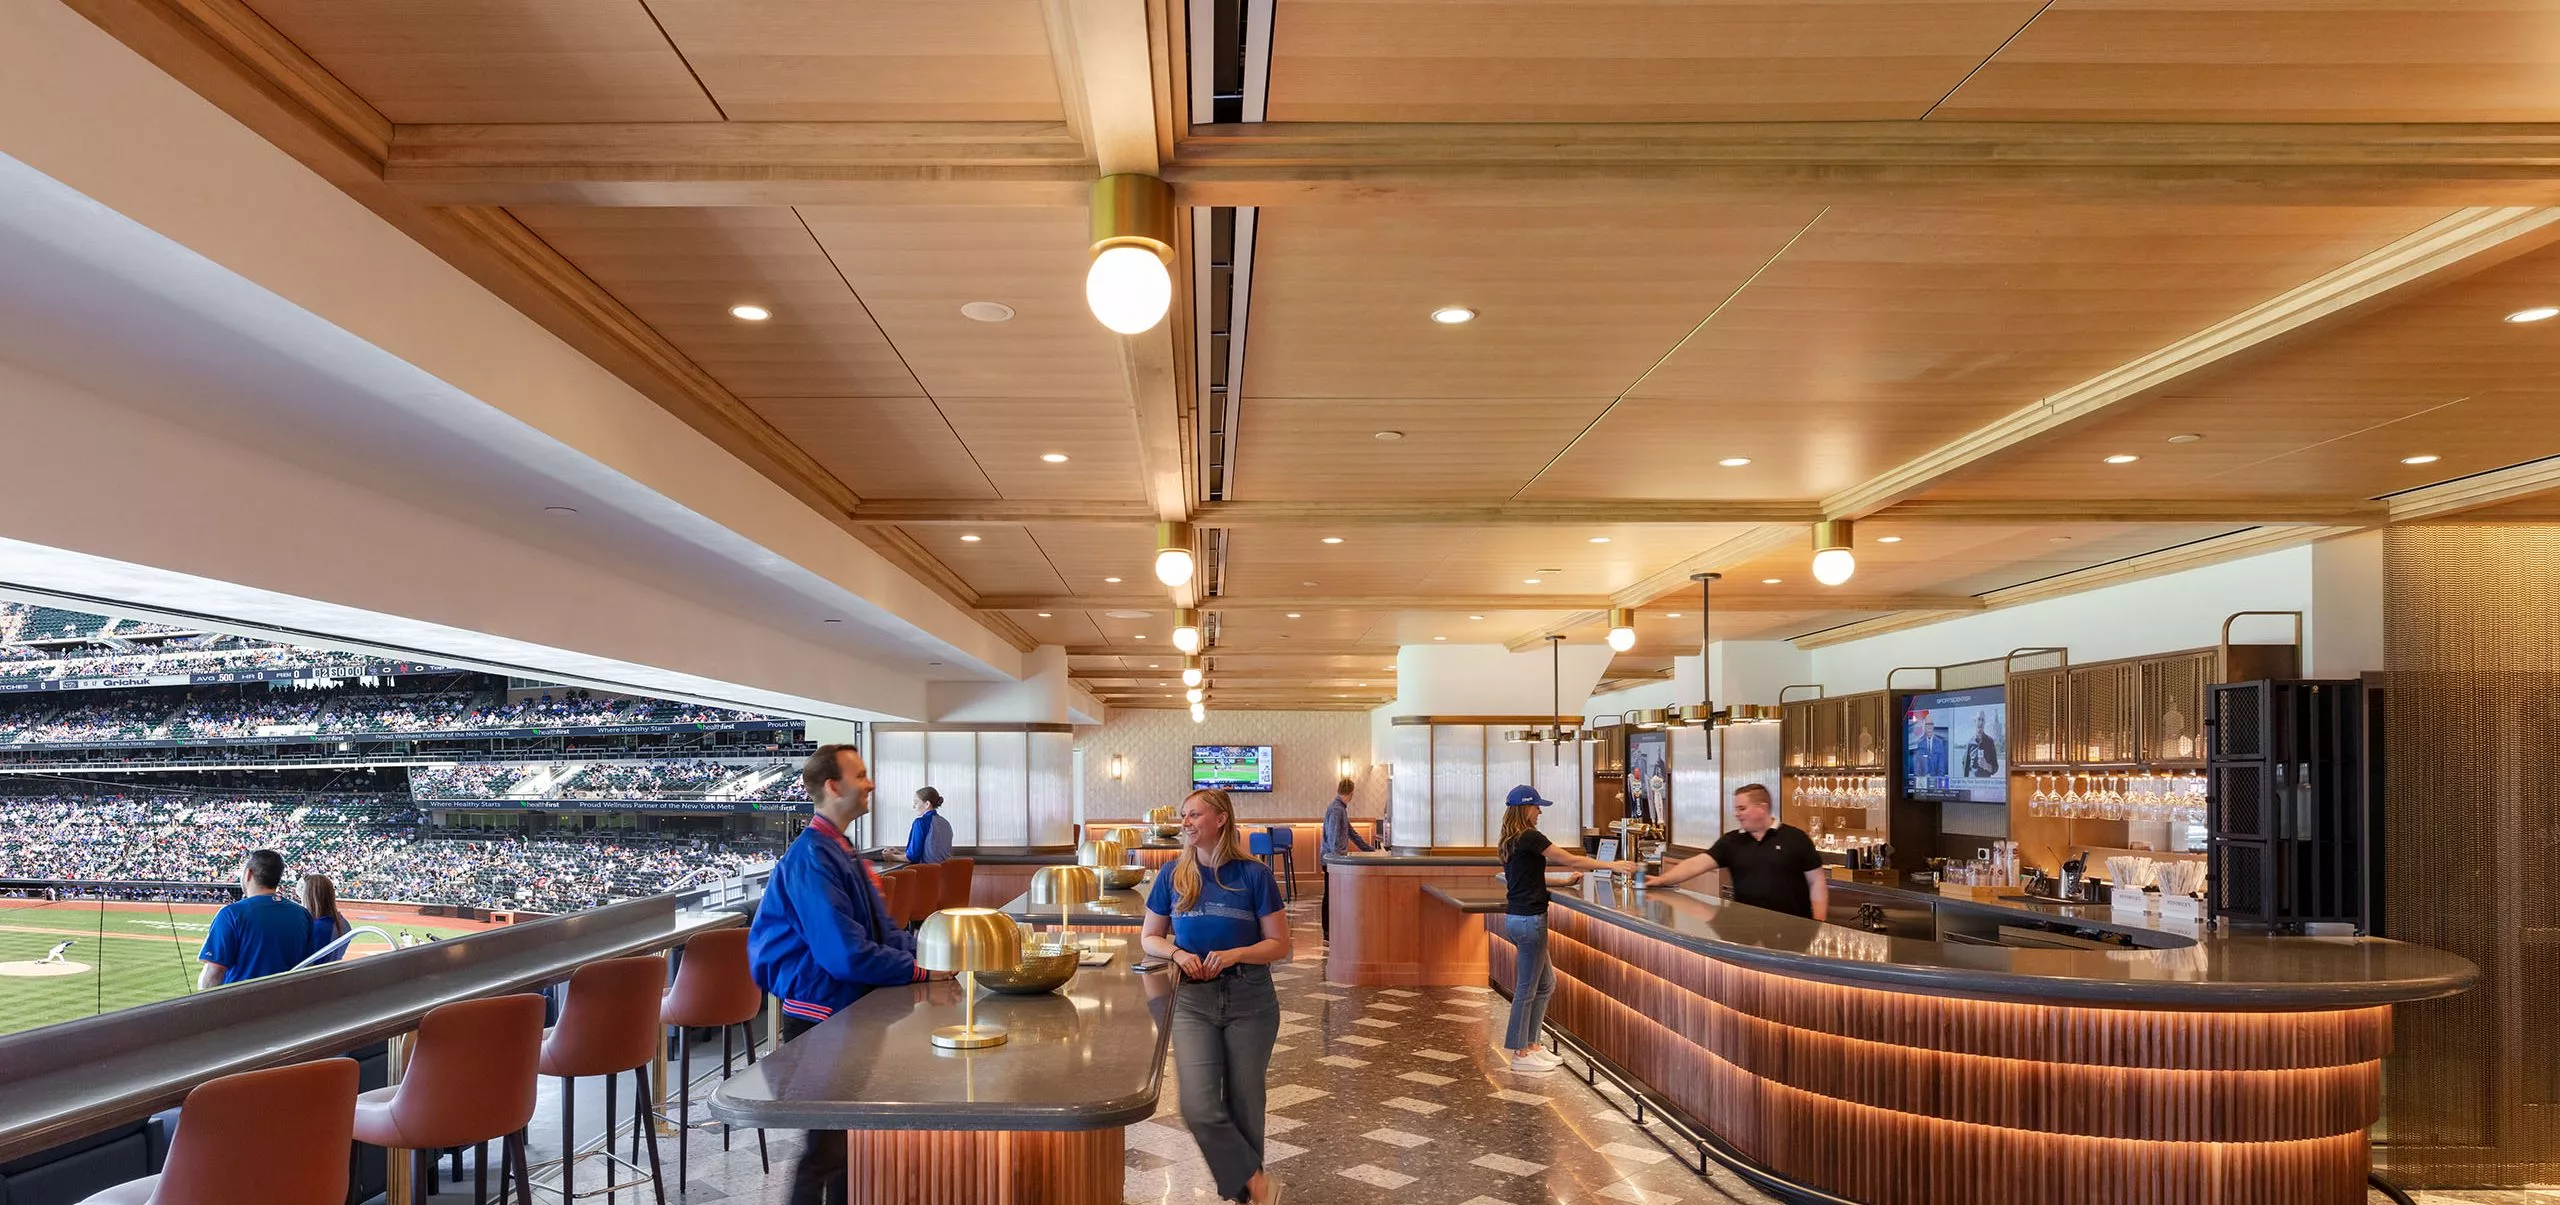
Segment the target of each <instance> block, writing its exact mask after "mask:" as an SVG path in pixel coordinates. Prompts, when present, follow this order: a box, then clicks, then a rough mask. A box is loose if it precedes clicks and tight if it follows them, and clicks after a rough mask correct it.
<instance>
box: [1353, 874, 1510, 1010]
mask: <svg viewBox="0 0 2560 1205" xmlns="http://www.w3.org/2000/svg"><path fill="white" fill-rule="evenodd" d="M1324 865H1325V870H1326V871H1327V879H1326V883H1327V888H1326V889H1327V890H1329V891H1331V892H1332V893H1333V896H1334V898H1333V900H1332V902H1331V904H1330V905H1329V906H1330V907H1331V909H1332V912H1333V920H1332V926H1333V937H1332V939H1331V940H1330V941H1329V942H1328V943H1327V944H1326V946H1325V954H1324V966H1325V978H1326V979H1327V980H1328V981H1330V982H1333V983H1347V984H1350V985H1352V986H1354V987H1414V986H1423V985H1435V984H1436V985H1440V986H1445V987H1455V986H1459V985H1463V984H1481V983H1483V982H1484V957H1485V954H1484V927H1483V926H1481V925H1479V924H1477V923H1475V921H1474V920H1473V918H1471V917H1468V916H1466V915H1464V914H1462V913H1460V912H1458V911H1457V910H1456V909H1453V908H1449V907H1447V906H1444V905H1438V904H1433V903H1431V902H1430V901H1428V900H1427V899H1425V897H1424V895H1423V891H1424V889H1425V888H1429V887H1435V886H1446V887H1466V888H1473V887H1478V886H1481V885H1486V884H1491V883H1492V882H1493V873H1494V872H1495V871H1497V870H1499V869H1501V868H1502V863H1501V861H1500V859H1497V858H1495V857H1493V856H1492V855H1491V854H1489V853H1477V852H1471V853H1431V854H1399V853H1375V854H1362V853H1353V854H1337V855H1333V856H1331V857H1327V858H1326V859H1325V860H1324Z"/></svg>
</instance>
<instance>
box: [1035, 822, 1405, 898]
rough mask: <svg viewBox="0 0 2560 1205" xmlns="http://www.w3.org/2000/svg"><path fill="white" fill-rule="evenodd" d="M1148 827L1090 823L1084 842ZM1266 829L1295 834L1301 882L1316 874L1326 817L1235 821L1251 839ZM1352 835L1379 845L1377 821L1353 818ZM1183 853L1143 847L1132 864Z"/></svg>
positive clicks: (1176, 845) (1168, 844)
mask: <svg viewBox="0 0 2560 1205" xmlns="http://www.w3.org/2000/svg"><path fill="white" fill-rule="evenodd" d="M1147 827H1148V824H1147V822H1146V821H1144V820H1087V821H1085V822H1084V839H1085V840H1087V841H1099V840H1102V839H1103V838H1105V837H1108V836H1110V835H1111V832H1112V830H1113V829H1122V828H1136V829H1143V828H1147ZM1267 828H1286V829H1288V830H1290V832H1291V833H1292V834H1293V835H1292V836H1291V837H1290V838H1289V839H1290V841H1291V842H1292V844H1291V845H1290V847H1289V858H1290V861H1292V862H1294V863H1296V865H1297V868H1298V878H1299V879H1300V880H1301V881H1302V882H1303V880H1305V879H1306V878H1307V877H1308V876H1310V875H1313V874H1315V873H1316V872H1317V869H1318V868H1317V861H1318V859H1319V858H1320V857H1321V856H1322V855H1323V853H1324V818H1323V817H1321V816H1319V817H1317V818H1315V819H1313V820H1253V819H1247V818H1244V817H1237V819H1236V831H1237V832H1238V833H1242V834H1247V835H1250V834H1253V833H1258V832H1261V831H1262V830H1264V829H1267ZM1351 831H1352V832H1355V833H1358V834H1360V839H1361V840H1363V841H1367V842H1368V843H1369V844H1371V845H1375V844H1377V843H1378V821H1377V820H1376V818H1374V817H1372V818H1370V819H1367V820H1363V819H1360V818H1358V817H1353V818H1352V821H1351ZM1181 849H1182V846H1181V843H1180V842H1179V841H1173V840H1168V841H1165V842H1164V843H1163V844H1162V845H1155V844H1150V845H1147V846H1145V847H1144V852H1143V853H1142V854H1140V855H1139V856H1137V857H1135V858H1133V859H1132V860H1133V861H1136V862H1138V863H1139V864H1141V865H1144V866H1150V867H1153V866H1161V865H1163V864H1165V863H1166V862H1169V861H1172V860H1173V855H1174V854H1175V853H1178V852H1180V851H1181Z"/></svg>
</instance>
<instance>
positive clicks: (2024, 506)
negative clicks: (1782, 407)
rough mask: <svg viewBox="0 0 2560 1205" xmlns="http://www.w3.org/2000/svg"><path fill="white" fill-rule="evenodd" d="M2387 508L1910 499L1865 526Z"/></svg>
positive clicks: (2286, 502)
mask: <svg viewBox="0 0 2560 1205" xmlns="http://www.w3.org/2000/svg"><path fill="white" fill-rule="evenodd" d="M2390 517H2391V508H2390V506H2389V505H2388V504H2386V503H2382V502H2375V501H2370V500H2367V499H2362V498H2353V499H2347V500H2343V501H2326V500H2322V499H2317V498H2162V499H2151V498H2116V499H2107V498H2095V499H2088V498H2084V499H2076V500H2061V501H2053V502H2043V501H2037V500H2035V499H2031V498H1948V499H1944V500H1940V499H1933V498H1913V499H1909V500H1906V501H1902V502H1897V503H1894V504H1893V505H1892V506H1888V507H1886V508H1884V509H1883V510H1880V511H1877V512H1875V513H1874V514H1871V515H1868V516H1867V517H1866V518H1865V519H1864V520H1861V522H1863V523H1867V524H1882V523H1889V522H1904V523H2019V524H2034V525H2037V526H2044V525H2049V524H2055V523H2245V524H2252V525H2263V524H2270V523H2286V524H2296V523H2308V524H2333V523H2381V522H2385V521H2387V520H2389V519H2390Z"/></svg>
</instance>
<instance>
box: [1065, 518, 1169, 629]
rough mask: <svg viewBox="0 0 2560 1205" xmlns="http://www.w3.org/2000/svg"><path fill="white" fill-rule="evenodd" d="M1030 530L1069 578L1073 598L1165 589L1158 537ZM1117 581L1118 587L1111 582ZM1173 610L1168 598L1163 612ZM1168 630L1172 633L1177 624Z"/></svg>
mask: <svg viewBox="0 0 2560 1205" xmlns="http://www.w3.org/2000/svg"><path fill="white" fill-rule="evenodd" d="M1030 531H1031V538H1032V539H1033V540H1035V541H1037V542H1038V543H1039V545H1040V549H1041V551H1042V552H1044V553H1046V554H1047V555H1048V557H1049V563H1050V564H1053V565H1056V566H1057V567H1058V571H1059V572H1060V573H1062V574H1064V575H1066V578H1067V592H1068V593H1070V594H1092V595H1100V596H1106V597H1116V598H1127V597H1129V596H1131V595H1155V594H1158V593H1161V592H1163V590H1164V587H1163V586H1162V585H1160V584H1159V583H1158V582H1157V581H1156V571H1155V562H1156V542H1155V533H1154V532H1151V531H1148V530H1147V529H1145V528H1143V527H1133V526H1125V525H1124V526H1102V525H1097V524H1086V523H1038V524H1034V525H1032V527H1031V529H1030ZM1115 577H1116V578H1119V579H1120V580H1119V581H1118V582H1117V583H1114V582H1112V581H1110V580H1108V579H1110V578H1115ZM1172 606H1173V603H1172V602H1171V601H1170V599H1169V596H1168V601H1166V602H1165V603H1164V604H1163V607H1162V608H1160V609H1165V610H1169V609H1170V608H1171V607H1172ZM1165 627H1166V630H1168V631H1170V630H1171V628H1172V625H1171V624H1170V623H1167V624H1166V625H1165Z"/></svg>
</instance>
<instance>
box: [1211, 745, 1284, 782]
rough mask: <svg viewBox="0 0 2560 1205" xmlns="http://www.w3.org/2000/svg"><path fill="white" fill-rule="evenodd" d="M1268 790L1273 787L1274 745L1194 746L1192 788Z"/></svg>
mask: <svg viewBox="0 0 2560 1205" xmlns="http://www.w3.org/2000/svg"><path fill="white" fill-rule="evenodd" d="M1211 787H1216V788H1218V789H1219V790H1222V791H1268V790H1270V789H1271V746H1269V745H1193V746H1192V747H1191V789H1192V790H1195V791H1204V790H1207V789H1209V788H1211Z"/></svg>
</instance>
